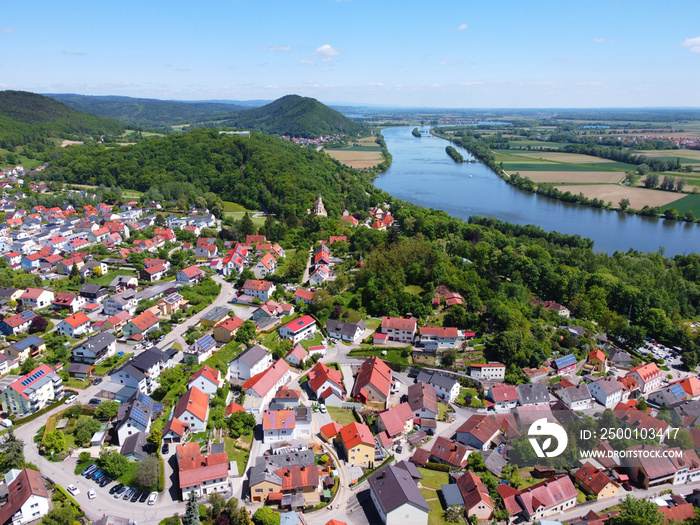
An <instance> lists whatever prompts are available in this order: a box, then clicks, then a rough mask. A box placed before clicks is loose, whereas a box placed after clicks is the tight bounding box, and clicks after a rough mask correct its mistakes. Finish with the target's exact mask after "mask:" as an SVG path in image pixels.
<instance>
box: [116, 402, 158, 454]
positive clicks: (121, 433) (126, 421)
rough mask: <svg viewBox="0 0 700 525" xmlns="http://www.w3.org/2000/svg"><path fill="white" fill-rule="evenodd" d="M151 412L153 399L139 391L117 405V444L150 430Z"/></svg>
mask: <svg viewBox="0 0 700 525" xmlns="http://www.w3.org/2000/svg"><path fill="white" fill-rule="evenodd" d="M152 414H153V400H152V399H151V398H150V397H148V396H146V395H143V394H141V393H136V394H134V395H133V396H132V397H131V398H130V399H129V400H128V401H127V402H126V403H123V404H121V405H120V406H119V413H118V414H117V421H118V423H117V436H118V437H119V444H120V445H123V444H124V441H126V438H128V437H129V436H131V435H133V434H136V433H137V432H143V433H144V434H148V433H149V432H150V431H151V416H152Z"/></svg>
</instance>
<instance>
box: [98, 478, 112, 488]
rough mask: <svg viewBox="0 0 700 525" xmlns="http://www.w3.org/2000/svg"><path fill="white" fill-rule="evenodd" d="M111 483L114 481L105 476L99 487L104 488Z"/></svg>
mask: <svg viewBox="0 0 700 525" xmlns="http://www.w3.org/2000/svg"><path fill="white" fill-rule="evenodd" d="M112 481H114V480H113V479H112V478H108V477H107V476H105V477H104V478H102V479H101V480H100V487H106V486H107V485H109V484H110V483H112Z"/></svg>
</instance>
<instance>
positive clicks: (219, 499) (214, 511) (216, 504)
mask: <svg viewBox="0 0 700 525" xmlns="http://www.w3.org/2000/svg"><path fill="white" fill-rule="evenodd" d="M225 506H226V500H225V499H224V497H223V496H222V495H221V494H219V493H217V492H214V493H213V494H210V495H209V509H208V510H207V517H208V518H209V519H211V520H217V519H218V518H219V515H220V514H221V512H222V511H223V510H224V507H225Z"/></svg>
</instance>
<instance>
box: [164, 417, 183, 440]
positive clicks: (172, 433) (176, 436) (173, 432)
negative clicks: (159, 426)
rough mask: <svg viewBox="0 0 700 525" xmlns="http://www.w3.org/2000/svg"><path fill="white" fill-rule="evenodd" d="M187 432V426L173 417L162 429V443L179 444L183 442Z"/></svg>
mask: <svg viewBox="0 0 700 525" xmlns="http://www.w3.org/2000/svg"><path fill="white" fill-rule="evenodd" d="M189 432H190V427H189V425H187V424H186V423H184V422H182V421H180V420H179V419H178V418H176V417H173V418H171V419H170V421H168V422H167V423H166V424H165V426H164V427H163V443H179V442H181V441H184V440H185V438H187V434H189Z"/></svg>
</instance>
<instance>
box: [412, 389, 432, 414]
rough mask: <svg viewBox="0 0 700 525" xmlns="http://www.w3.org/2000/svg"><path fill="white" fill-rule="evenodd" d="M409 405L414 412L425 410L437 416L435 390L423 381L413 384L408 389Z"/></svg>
mask: <svg viewBox="0 0 700 525" xmlns="http://www.w3.org/2000/svg"><path fill="white" fill-rule="evenodd" d="M408 405H409V406H410V407H411V410H412V411H414V412H416V411H418V410H420V409H421V408H424V409H426V410H429V411H430V412H432V413H433V414H437V413H438V404H437V394H436V393H435V388H433V387H432V386H431V385H429V384H428V383H424V382H423V381H419V382H418V383H414V384H412V385H411V386H409V387H408Z"/></svg>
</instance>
